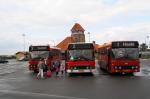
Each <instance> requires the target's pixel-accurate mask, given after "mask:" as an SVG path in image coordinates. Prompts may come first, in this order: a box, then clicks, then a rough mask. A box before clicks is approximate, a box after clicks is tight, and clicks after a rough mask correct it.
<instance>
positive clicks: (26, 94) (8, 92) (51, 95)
mask: <svg viewBox="0 0 150 99" xmlns="http://www.w3.org/2000/svg"><path fill="white" fill-rule="evenodd" d="M0 93H7V94H14V95H24V96H36V97H37V96H45V97H55V98H64V99H87V98H78V97H70V96H62V95H54V94H45V93H33V92H21V91H14V90H0Z"/></svg>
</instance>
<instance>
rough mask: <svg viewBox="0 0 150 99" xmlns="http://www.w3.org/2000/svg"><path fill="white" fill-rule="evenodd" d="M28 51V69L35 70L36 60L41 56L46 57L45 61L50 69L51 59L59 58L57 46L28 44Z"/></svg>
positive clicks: (59, 53)
mask: <svg viewBox="0 0 150 99" xmlns="http://www.w3.org/2000/svg"><path fill="white" fill-rule="evenodd" d="M29 53H30V60H29V70H31V71H34V72H37V71H38V68H37V65H38V62H39V60H40V59H41V58H44V59H46V61H45V63H46V64H47V66H48V67H49V68H51V70H52V69H53V67H52V61H54V60H58V59H59V60H60V57H61V56H60V55H61V51H60V49H58V48H50V46H49V45H44V46H43V45H42V46H32V45H31V46H30V47H29Z"/></svg>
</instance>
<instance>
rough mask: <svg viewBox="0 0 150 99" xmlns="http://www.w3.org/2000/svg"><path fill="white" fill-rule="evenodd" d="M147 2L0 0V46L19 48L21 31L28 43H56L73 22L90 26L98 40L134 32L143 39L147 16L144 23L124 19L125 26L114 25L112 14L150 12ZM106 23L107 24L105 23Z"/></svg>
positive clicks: (125, 15) (116, 0)
mask: <svg viewBox="0 0 150 99" xmlns="http://www.w3.org/2000/svg"><path fill="white" fill-rule="evenodd" d="M149 4H150V1H149V0H0V27H1V28H0V38H1V39H3V40H0V44H1V47H0V48H1V49H11V48H10V47H9V46H8V45H13V46H14V47H13V48H12V50H13V49H15V50H16V49H17V50H18V49H20V50H22V45H23V38H22V34H23V33H25V34H26V43H27V46H28V45H30V44H47V43H52V44H53V45H54V42H55V44H57V43H59V42H60V41H61V40H63V39H64V38H65V37H66V36H68V35H70V28H71V27H72V25H73V24H74V23H75V22H79V23H80V24H81V25H82V26H83V27H84V28H85V30H87V31H89V30H90V29H91V27H92V28H93V29H91V30H93V31H91V32H94V33H93V34H95V36H91V38H92V39H93V40H94V39H96V40H97V41H98V42H102V41H109V40H115V39H118V40H121V39H132V37H133V36H134V37H135V40H139V41H140V42H142V40H141V38H140V37H142V34H141V33H150V31H149V24H147V23H148V22H150V20H149V19H148V20H146V21H148V22H147V23H137V22H135V23H132V24H129V23H126V24H127V25H129V27H126V26H119V25H118V26H116V24H117V23H118V22H117V21H118V20H117V19H116V20H113V17H118V16H119V15H122V16H123V17H133V18H134V17H136V16H143V15H145V16H150V14H149V11H150V6H149ZM112 20H113V23H111V21H112ZM125 20H126V21H127V22H128V21H129V20H127V19H125ZM139 20H141V19H139ZM99 24H101V26H102V27H103V29H102V28H101V27H100V26H99ZM106 24H109V26H106V27H104V26H103V25H106ZM110 26H111V27H110ZM100 29H101V30H100ZM139 31H141V32H139ZM128 33H130V35H129V34H128ZM136 35H138V36H140V37H137V36H136ZM143 35H147V34H143ZM99 38H101V39H102V41H99ZM143 38H144V36H143ZM3 41H5V44H3ZM6 45H7V46H6ZM18 46H19V47H18ZM0 52H1V51H0ZM6 52H7V51H6Z"/></svg>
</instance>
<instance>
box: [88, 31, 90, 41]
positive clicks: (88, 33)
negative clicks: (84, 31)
mask: <svg viewBox="0 0 150 99" xmlns="http://www.w3.org/2000/svg"><path fill="white" fill-rule="evenodd" d="M88 34H89V42H90V32H88Z"/></svg>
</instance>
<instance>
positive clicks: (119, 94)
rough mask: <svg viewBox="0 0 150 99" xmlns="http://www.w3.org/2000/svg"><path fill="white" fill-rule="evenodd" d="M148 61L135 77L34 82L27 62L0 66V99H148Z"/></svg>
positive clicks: (99, 76) (97, 76)
mask: <svg viewBox="0 0 150 99" xmlns="http://www.w3.org/2000/svg"><path fill="white" fill-rule="evenodd" d="M149 93H150V60H141V72H140V73H136V74H134V76H121V75H115V76H112V75H108V74H107V73H104V72H102V71H100V72H98V71H96V72H95V74H94V76H89V75H78V76H73V77H67V76H66V77H65V76H64V77H56V76H53V77H52V78H48V79H44V80H37V79H36V74H34V73H31V72H29V71H28V69H27V63H26V62H16V61H15V60H10V62H9V63H8V64H0V99H27V98H28V99H150V98H149V97H150V94H149Z"/></svg>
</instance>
